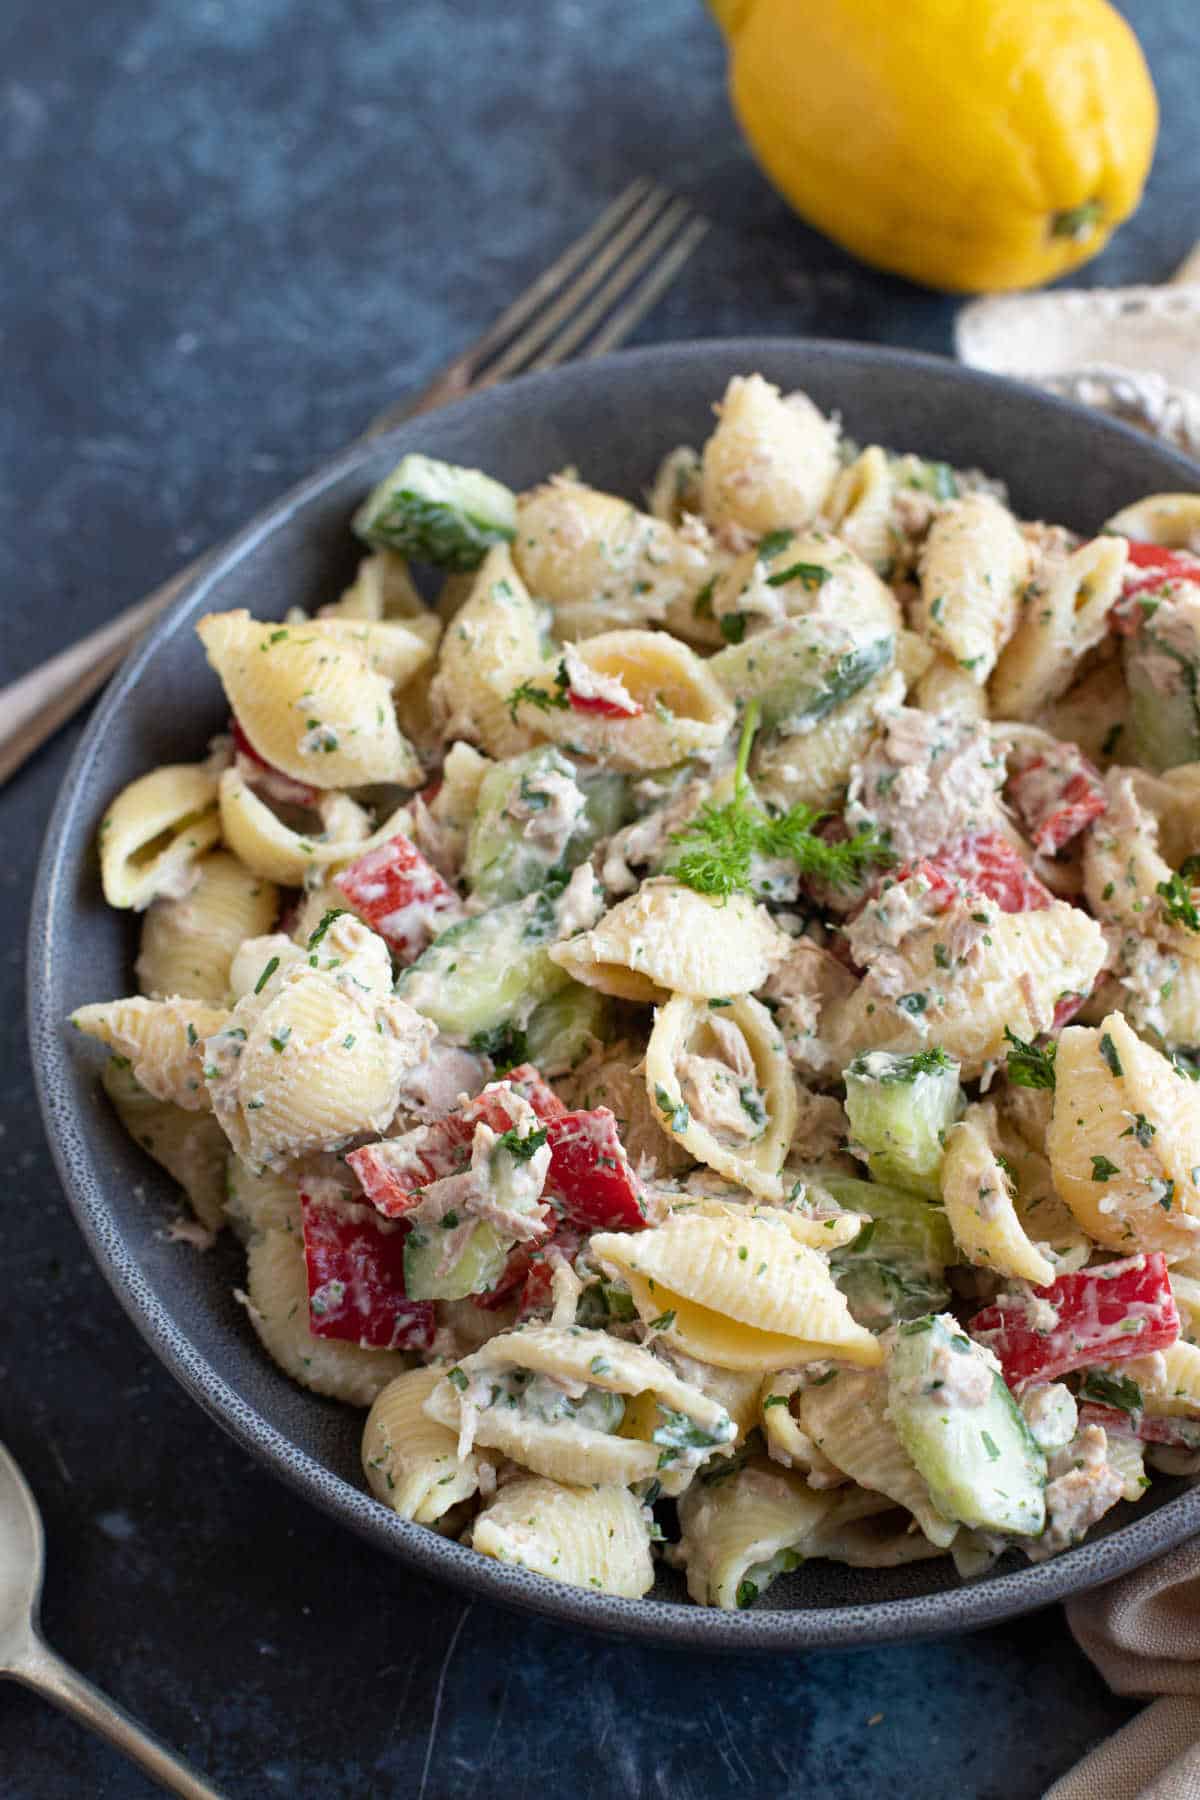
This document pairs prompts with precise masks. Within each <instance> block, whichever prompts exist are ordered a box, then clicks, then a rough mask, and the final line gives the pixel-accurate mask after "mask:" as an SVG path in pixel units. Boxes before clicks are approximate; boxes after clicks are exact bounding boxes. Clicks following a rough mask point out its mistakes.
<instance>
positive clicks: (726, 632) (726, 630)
mask: <svg viewBox="0 0 1200 1800" xmlns="http://www.w3.org/2000/svg"><path fill="white" fill-rule="evenodd" d="M718 623H719V625H720V630H721V636H722V637H723V638H724V639H725V642H726V643H727V644H740V643H741V642H742V639H743V638H744V637H745V635H746V615H745V613H740V612H727V613H722V614H721V617H720V620H719V621H718Z"/></svg>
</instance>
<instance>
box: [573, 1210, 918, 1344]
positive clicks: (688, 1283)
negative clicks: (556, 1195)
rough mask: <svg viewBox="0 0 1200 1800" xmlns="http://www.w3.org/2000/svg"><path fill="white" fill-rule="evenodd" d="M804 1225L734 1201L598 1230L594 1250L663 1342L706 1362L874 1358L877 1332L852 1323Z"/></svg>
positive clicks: (783, 1214)
mask: <svg viewBox="0 0 1200 1800" xmlns="http://www.w3.org/2000/svg"><path fill="white" fill-rule="evenodd" d="M807 1235H808V1232H807V1230H805V1229H804V1227H801V1229H800V1231H799V1232H798V1231H797V1229H796V1221H795V1220H794V1218H793V1215H792V1214H790V1213H788V1212H786V1211H784V1210H781V1209H776V1208H771V1207H765V1208H749V1209H746V1208H742V1209H739V1208H736V1207H730V1208H728V1209H726V1211H725V1213H724V1216H713V1215H706V1214H704V1213H675V1214H672V1216H671V1217H670V1218H669V1219H668V1220H667V1221H666V1223H665V1224H663V1225H660V1226H658V1227H657V1228H656V1229H654V1230H652V1231H644V1232H638V1233H635V1234H621V1233H615V1232H603V1233H599V1234H597V1235H596V1236H595V1237H593V1239H592V1255H593V1257H594V1258H595V1260H596V1261H597V1262H599V1263H600V1265H601V1266H602V1267H603V1268H606V1269H608V1270H610V1271H611V1272H612V1273H614V1274H616V1275H618V1276H619V1277H620V1278H621V1279H622V1280H623V1281H625V1282H627V1283H628V1286H629V1289H630V1292H631V1293H632V1294H633V1302H634V1305H635V1306H636V1307H637V1310H638V1312H639V1313H640V1315H641V1317H642V1318H643V1319H644V1320H647V1321H650V1320H660V1321H663V1323H662V1324H661V1325H658V1326H657V1327H656V1328H657V1329H661V1331H662V1335H663V1338H664V1340H665V1342H666V1343H667V1344H669V1345H671V1346H672V1347H673V1348H676V1349H680V1350H682V1351H684V1352H685V1354H686V1355H688V1356H694V1357H697V1358H698V1359H699V1360H700V1361H701V1362H708V1363H715V1364H716V1365H717V1366H718V1367H720V1368H728V1369H759V1370H766V1369H786V1368H793V1367H797V1366H799V1365H800V1364H802V1363H807V1362H817V1361H821V1360H822V1359H824V1358H826V1357H836V1358H838V1359H840V1360H842V1361H845V1362H852V1363H857V1364H860V1365H862V1366H863V1367H873V1366H874V1365H875V1364H877V1363H879V1362H881V1361H882V1358H883V1351H882V1349H881V1348H880V1345H879V1342H878V1339H876V1338H874V1337H872V1336H871V1333H870V1332H869V1331H864V1330H863V1329H862V1327H861V1326H859V1325H856V1324H855V1323H854V1320H853V1319H852V1318H851V1316H850V1310H849V1308H848V1306H847V1305H846V1302H845V1300H844V1299H843V1297H842V1295H841V1294H840V1293H839V1291H838V1289H837V1287H836V1286H835V1285H834V1282H833V1278H832V1276H831V1275H830V1272H829V1265H828V1263H827V1262H826V1261H825V1259H824V1257H822V1256H821V1255H820V1254H819V1253H818V1252H817V1251H816V1250H813V1249H810V1248H809V1246H808V1243H807V1242H806V1241H805V1239H806V1237H807Z"/></svg>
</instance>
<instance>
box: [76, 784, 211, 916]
mask: <svg viewBox="0 0 1200 1800" xmlns="http://www.w3.org/2000/svg"><path fill="white" fill-rule="evenodd" d="M220 837H221V822H220V819H219V817H218V814H217V776H216V773H215V772H214V771H213V770H212V769H211V768H209V767H208V765H207V764H205V763H171V764H168V765H165V766H164V767H163V768H161V769H154V770H152V771H151V773H150V774H149V775H142V776H140V777H139V779H138V780H137V781H131V782H130V784H129V786H128V787H127V788H123V789H122V790H121V792H120V793H119V794H118V795H117V798H116V799H115V800H114V801H113V803H112V805H111V806H110V807H109V809H108V812H107V813H106V814H105V816H104V818H103V820H102V821H101V825H100V880H101V882H102V884H103V887H104V898H105V899H106V900H107V901H108V904H109V905H110V906H119V907H132V908H133V910H134V911H135V912H141V911H143V910H144V909H145V908H146V907H147V906H149V904H150V902H151V901H152V900H155V899H157V898H158V897H159V896H160V895H164V896H171V897H176V898H177V897H178V896H180V895H182V894H186V893H187V891H188V889H189V887H190V886H191V885H192V883H193V882H194V881H195V879H196V864H197V863H198V861H199V859H200V858H201V857H202V856H203V855H204V853H205V851H206V850H211V849H212V847H213V845H214V844H216V843H219V841H220Z"/></svg>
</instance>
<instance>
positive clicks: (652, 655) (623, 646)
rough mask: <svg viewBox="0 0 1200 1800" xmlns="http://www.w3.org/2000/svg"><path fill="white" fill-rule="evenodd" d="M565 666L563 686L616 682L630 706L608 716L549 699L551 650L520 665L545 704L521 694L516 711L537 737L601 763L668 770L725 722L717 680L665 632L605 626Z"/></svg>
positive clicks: (553, 670) (720, 734) (553, 678)
mask: <svg viewBox="0 0 1200 1800" xmlns="http://www.w3.org/2000/svg"><path fill="white" fill-rule="evenodd" d="M566 667H568V668H573V674H572V678H571V690H570V691H571V692H574V693H579V692H580V690H581V686H582V687H583V688H584V689H585V690H586V689H587V688H590V687H591V686H592V685H593V684H596V685H597V687H598V688H599V687H602V686H603V684H606V683H612V682H618V683H619V684H620V689H621V690H622V691H623V693H624V695H626V696H628V701H629V702H630V703H632V705H633V706H634V707H636V708H637V711H636V712H633V713H629V712H626V713H625V714H623V715H622V716H612V717H610V716H606V715H604V714H603V713H600V712H589V711H586V710H585V711H580V710H578V709H577V708H576V707H574V706H572V705H567V706H566V707H562V706H559V705H556V704H554V700H555V696H556V692H557V689H558V686H559V685H560V684H561V659H560V658H558V657H556V656H555V655H553V654H551V656H550V659H549V661H548V662H541V661H540V660H539V663H538V664H537V665H536V666H534V667H527V668H525V669H524V670H522V671H521V678H522V679H524V680H525V681H526V682H527V683H528V686H529V688H531V689H533V690H535V691H536V692H538V693H540V694H543V695H545V696H546V703H545V704H544V705H543V706H539V705H538V704H537V702H535V701H533V700H530V699H525V700H523V701H522V702H521V704H520V706H519V708H518V709H517V716H518V718H519V719H520V721H521V723H522V725H525V726H527V727H528V728H529V729H530V730H531V731H533V732H535V733H536V734H537V736H538V737H539V738H546V739H549V740H550V741H551V742H553V743H560V744H562V745H563V746H564V748H567V749H570V750H572V751H573V752H577V753H578V754H580V755H583V756H591V757H595V759H596V760H597V761H598V762H601V763H604V764H605V765H606V766H607V767H609V768H613V769H624V770H629V771H630V772H633V773H637V772H640V771H642V770H648V769H666V768H670V767H671V766H672V765H673V764H674V763H679V762H683V761H685V760H686V759H687V758H688V757H689V756H711V755H712V754H714V753H715V752H716V751H717V750H719V749H720V748H721V745H722V744H723V743H724V742H725V739H726V738H727V737H728V735H729V732H730V729H731V727H732V725H733V720H734V707H733V703H732V701H731V700H730V699H729V698H728V697H727V695H726V693H725V690H724V689H723V688H722V686H721V684H720V682H718V681H717V680H716V679H715V678H714V676H713V675H712V674H711V673H710V671H709V669H708V668H707V666H706V665H705V663H704V662H702V661H701V659H700V657H698V656H697V655H696V652H695V651H694V650H690V649H689V648H688V646H687V645H686V644H682V643H680V641H679V639H678V638H674V637H671V636H670V634H669V633H668V632H665V631H606V632H604V633H603V634H602V635H600V636H599V637H592V638H588V639H587V640H586V642H584V643H582V644H579V645H577V646H573V647H571V648H570V649H569V651H568V656H567V663H566ZM622 704H625V702H622Z"/></svg>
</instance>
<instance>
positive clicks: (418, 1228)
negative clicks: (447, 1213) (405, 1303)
mask: <svg viewBox="0 0 1200 1800" xmlns="http://www.w3.org/2000/svg"><path fill="white" fill-rule="evenodd" d="M451 1229H452V1228H450V1227H445V1228H443V1227H442V1226H440V1225H432V1226H431V1225H414V1226H413V1228H412V1230H411V1231H410V1232H409V1234H408V1237H407V1238H406V1240H405V1244H404V1291H405V1293H406V1294H407V1296H408V1298H409V1299H410V1300H465V1299H466V1297H467V1295H468V1294H486V1293H488V1292H489V1291H490V1290H491V1289H492V1288H494V1287H495V1285H496V1283H497V1281H499V1279H500V1276H501V1275H502V1274H503V1272H504V1265H505V1263H506V1262H507V1261H508V1253H509V1251H510V1250H511V1249H512V1241H511V1239H507V1238H502V1237H500V1235H499V1233H498V1232H497V1231H496V1229H495V1227H494V1226H492V1225H489V1224H488V1223H487V1221H486V1220H484V1219H481V1220H480V1221H479V1223H478V1224H477V1225H476V1227H475V1229H474V1231H473V1232H472V1233H471V1235H470V1237H469V1238H468V1239H467V1241H466V1243H465V1244H464V1245H463V1247H462V1249H461V1250H460V1251H459V1253H458V1255H457V1256H456V1257H455V1259H454V1262H453V1263H452V1264H451V1266H450V1267H449V1268H448V1269H446V1270H444V1271H442V1272H441V1273H440V1274H439V1269H440V1267H441V1262H442V1257H443V1254H444V1252H445V1249H446V1241H447V1239H448V1238H449V1237H450V1235H451Z"/></svg>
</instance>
